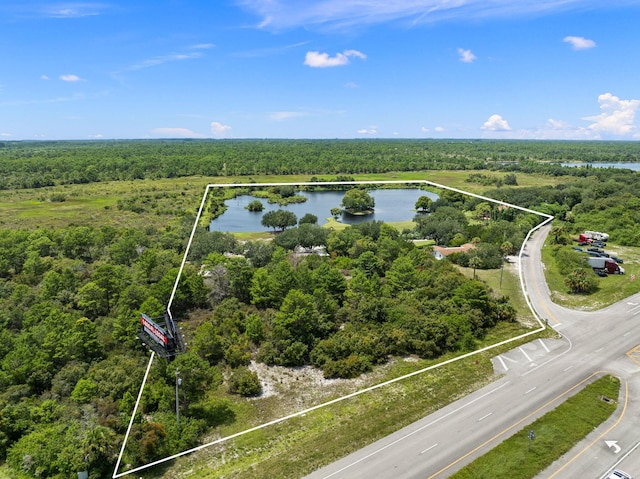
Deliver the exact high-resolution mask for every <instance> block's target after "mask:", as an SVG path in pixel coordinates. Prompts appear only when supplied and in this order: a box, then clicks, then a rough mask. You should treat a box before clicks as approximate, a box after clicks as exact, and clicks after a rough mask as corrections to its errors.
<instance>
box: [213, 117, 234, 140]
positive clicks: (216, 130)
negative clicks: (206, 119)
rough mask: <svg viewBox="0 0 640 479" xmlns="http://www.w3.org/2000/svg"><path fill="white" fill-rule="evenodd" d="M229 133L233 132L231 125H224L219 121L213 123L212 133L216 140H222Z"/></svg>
mask: <svg viewBox="0 0 640 479" xmlns="http://www.w3.org/2000/svg"><path fill="white" fill-rule="evenodd" d="M229 131H231V127H230V126H229V125H223V124H222V123H220V122H219V121H212V122H211V133H212V134H213V136H215V137H216V138H222V137H224V136H226V135H227V133H228V132H229Z"/></svg>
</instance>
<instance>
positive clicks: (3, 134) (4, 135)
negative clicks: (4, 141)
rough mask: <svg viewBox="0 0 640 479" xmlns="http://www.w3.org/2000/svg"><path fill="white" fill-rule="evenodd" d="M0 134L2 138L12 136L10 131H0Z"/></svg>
mask: <svg viewBox="0 0 640 479" xmlns="http://www.w3.org/2000/svg"><path fill="white" fill-rule="evenodd" d="M0 136H2V137H3V138H9V137H10V136H13V135H12V134H11V133H0Z"/></svg>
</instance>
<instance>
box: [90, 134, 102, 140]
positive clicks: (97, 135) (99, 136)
mask: <svg viewBox="0 0 640 479" xmlns="http://www.w3.org/2000/svg"><path fill="white" fill-rule="evenodd" d="M89 138H91V139H92V140H101V139H103V138H104V135H103V134H102V133H96V134H95V135H89Z"/></svg>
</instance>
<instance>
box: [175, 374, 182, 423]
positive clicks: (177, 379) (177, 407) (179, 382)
mask: <svg viewBox="0 0 640 479" xmlns="http://www.w3.org/2000/svg"><path fill="white" fill-rule="evenodd" d="M181 384H182V378H181V377H180V370H179V369H176V423H177V424H178V427H180V398H179V396H178V387H179V386H180V385H181Z"/></svg>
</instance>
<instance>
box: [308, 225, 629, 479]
mask: <svg viewBox="0 0 640 479" xmlns="http://www.w3.org/2000/svg"><path fill="white" fill-rule="evenodd" d="M549 229H550V226H549V225H547V226H545V227H543V228H541V229H540V230H539V231H537V232H536V233H535V234H534V235H533V236H532V238H531V239H530V240H529V242H528V243H527V245H526V248H525V250H524V252H523V255H522V257H521V260H520V262H519V264H518V267H520V268H521V270H522V274H523V279H524V283H525V290H526V293H527V295H528V297H529V300H530V302H531V304H532V305H533V307H534V309H535V310H536V312H537V313H538V315H539V316H540V318H542V319H543V320H544V321H546V322H547V323H548V325H549V326H550V327H552V328H553V329H554V330H556V331H557V332H558V333H559V334H558V336H557V338H553V339H535V340H533V341H531V342H529V343H527V344H525V345H523V346H520V347H515V348H514V349H512V350H511V351H509V352H507V353H505V354H501V355H499V356H496V357H494V358H493V360H492V362H493V365H494V371H495V374H496V378H497V379H496V380H495V381H494V382H492V383H491V384H489V385H488V386H486V387H484V388H482V389H480V390H478V391H475V392H474V393H472V394H470V395H468V396H466V397H464V398H463V399H460V400H458V401H456V402H455V403H452V404H450V405H449V406H447V407H444V408H442V409H440V410H439V411H437V412H435V413H433V414H431V415H429V416H427V417H424V418H423V419H421V420H419V421H417V422H415V423H413V424H411V425H409V426H407V427H405V428H403V429H401V430H399V431H397V432H396V433H394V434H391V435H390V436H387V437H385V438H383V439H381V440H379V441H377V442H375V443H373V444H371V445H369V446H367V447H365V448H363V449H361V450H359V451H357V452H355V453H353V454H350V455H348V456H346V457H344V458H342V459H341V460H339V461H336V462H334V463H333V464H330V465H329V466H326V467H324V468H322V469H320V470H317V471H315V472H314V473H312V474H310V475H309V476H307V478H308V479H328V478H335V479H339V478H341V479H345V478H348V479H372V478H376V479H413V478H421V479H425V478H438V479H440V478H446V477H449V476H450V475H451V474H452V473H454V472H455V471H457V470H459V469H460V468H461V467H463V466H464V465H466V464H468V463H469V462H471V461H473V459H475V458H477V457H479V456H481V455H483V454H484V453H486V452H487V451H489V450H490V449H492V448H493V447H495V446H496V445H497V444H499V443H500V442H502V441H503V440H505V439H506V438H507V437H509V436H510V435H512V434H514V433H516V432H517V431H519V430H520V429H522V428H524V427H527V425H528V424H530V423H531V422H532V421H534V420H535V419H536V418H537V417H539V416H541V415H543V414H544V413H546V412H548V411H550V410H552V409H554V408H555V407H557V406H558V405H559V404H561V403H562V402H563V401H565V400H566V399H567V398H568V397H570V396H571V395H572V394H575V393H576V392H578V391H580V389H581V388H582V387H584V386H585V385H586V384H588V383H589V382H590V381H593V380H595V379H596V378H598V377H600V376H601V375H603V374H607V373H610V374H613V375H615V376H617V377H619V378H620V379H621V394H620V397H618V398H609V399H611V400H614V401H617V403H618V407H617V410H616V412H615V413H614V415H613V416H612V417H611V418H610V419H609V420H608V421H607V422H605V423H604V424H602V425H601V427H599V428H598V429H597V430H594V431H593V432H592V433H591V434H589V436H588V437H587V438H585V440H583V441H582V442H580V443H579V444H577V445H576V446H575V447H574V448H573V449H572V450H571V451H570V452H569V453H567V454H565V455H564V456H563V457H562V458H561V459H560V460H558V461H556V463H554V464H553V465H552V466H551V467H549V468H548V469H547V470H545V471H544V472H543V473H541V474H540V475H538V476H537V478H540V479H541V478H572V479H574V478H580V479H582V478H594V479H597V478H601V477H606V474H607V473H608V472H609V471H610V470H611V469H613V468H614V467H615V468H619V469H622V470H625V471H626V472H628V473H630V474H631V475H632V476H634V477H640V346H639V345H640V295H636V296H633V297H631V298H627V299H625V300H624V301H620V302H619V303H616V304H614V305H612V306H610V307H608V308H605V309H603V310H600V311H596V312H582V311H573V310H569V309H566V308H563V307H561V306H558V305H556V304H554V303H553V302H552V301H551V299H550V294H549V290H548V288H547V286H546V281H545V279H544V272H543V264H542V262H541V260H540V258H541V248H542V247H543V244H544V239H545V238H546V235H547V234H548V232H549ZM534 437H535V431H534ZM533 440H535V438H534V439H533Z"/></svg>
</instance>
